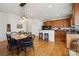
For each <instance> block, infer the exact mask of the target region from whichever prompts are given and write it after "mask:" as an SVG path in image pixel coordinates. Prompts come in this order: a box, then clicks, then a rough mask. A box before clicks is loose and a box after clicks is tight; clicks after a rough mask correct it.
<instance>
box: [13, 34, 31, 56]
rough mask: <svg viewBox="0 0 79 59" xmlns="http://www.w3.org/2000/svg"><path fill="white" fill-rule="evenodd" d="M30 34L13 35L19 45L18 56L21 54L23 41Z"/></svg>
mask: <svg viewBox="0 0 79 59" xmlns="http://www.w3.org/2000/svg"><path fill="white" fill-rule="evenodd" d="M29 35H30V34H15V35H12V38H13V39H14V40H15V41H16V43H17V46H16V47H17V55H18V54H19V53H20V42H21V41H23V40H24V39H25V38H27V37H28V36H29Z"/></svg>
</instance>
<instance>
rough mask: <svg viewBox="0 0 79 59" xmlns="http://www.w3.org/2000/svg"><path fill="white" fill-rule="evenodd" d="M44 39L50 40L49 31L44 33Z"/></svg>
mask: <svg viewBox="0 0 79 59" xmlns="http://www.w3.org/2000/svg"><path fill="white" fill-rule="evenodd" d="M44 40H45V41H48V40H49V34H48V33H45V34H44Z"/></svg>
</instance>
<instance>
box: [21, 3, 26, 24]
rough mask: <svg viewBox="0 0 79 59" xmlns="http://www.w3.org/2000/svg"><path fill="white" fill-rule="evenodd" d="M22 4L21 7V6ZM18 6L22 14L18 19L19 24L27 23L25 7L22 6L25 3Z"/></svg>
mask: <svg viewBox="0 0 79 59" xmlns="http://www.w3.org/2000/svg"><path fill="white" fill-rule="evenodd" d="M21 4H23V5H21ZM21 4H20V5H19V6H20V10H21V11H20V12H21V13H20V14H22V15H21V16H20V18H19V22H20V23H24V22H25V21H27V17H26V6H24V5H25V4H26V3H21Z"/></svg>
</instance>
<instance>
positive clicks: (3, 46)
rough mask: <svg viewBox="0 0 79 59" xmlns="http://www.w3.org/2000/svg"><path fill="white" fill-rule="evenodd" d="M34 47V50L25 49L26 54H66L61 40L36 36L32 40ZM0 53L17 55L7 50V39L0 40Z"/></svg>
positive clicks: (21, 54) (22, 53)
mask: <svg viewBox="0 0 79 59" xmlns="http://www.w3.org/2000/svg"><path fill="white" fill-rule="evenodd" d="M34 48H35V52H33V50H32V49H31V48H28V49H27V52H26V55H27V56H66V55H67V54H68V51H67V48H66V46H65V44H64V43H62V42H55V43H54V42H46V41H39V40H38V37H36V38H35V40H34ZM0 55H1V56H11V55H12V56H17V54H16V53H15V51H14V53H13V52H9V51H8V50H7V41H2V42H0ZM19 55H20V56H24V55H25V53H24V51H22V52H21V53H20V54H19Z"/></svg>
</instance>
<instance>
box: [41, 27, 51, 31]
mask: <svg viewBox="0 0 79 59" xmlns="http://www.w3.org/2000/svg"><path fill="white" fill-rule="evenodd" d="M51 29H52V28H51V26H42V30H51Z"/></svg>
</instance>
